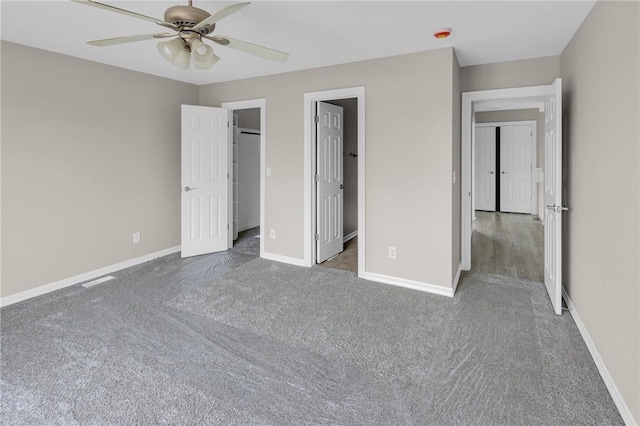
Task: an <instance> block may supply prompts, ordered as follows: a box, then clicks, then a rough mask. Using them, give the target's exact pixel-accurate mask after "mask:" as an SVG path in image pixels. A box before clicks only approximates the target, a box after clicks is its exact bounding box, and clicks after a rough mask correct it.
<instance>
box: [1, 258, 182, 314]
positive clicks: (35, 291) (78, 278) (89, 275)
mask: <svg viewBox="0 0 640 426" xmlns="http://www.w3.org/2000/svg"><path fill="white" fill-rule="evenodd" d="M179 251H180V246H175V247H171V248H168V249H165V250H160V251H157V252H155V253H150V254H145V255H144V256H140V257H136V258H135V259H131V260H125V261H124V262H120V263H116V264H115V265H111V266H105V267H104V268H100V269H96V270H93V271H89V272H85V273H84V274H80V275H75V276H73V277H69V278H65V279H62V280H59V281H55V282H52V283H50V284H45V285H42V286H40V287H36V288H32V289H29V290H25V291H21V292H20V293H16V294H11V295H9V296H5V297H1V298H0V307H3V306H8V305H12V304H14V303H18V302H22V301H23V300H27V299H31V298H32V297H36V296H40V295H43V294H47V293H50V292H52V291H55V290H60V289H61V288H65V287H69V286H72V285H76V284H80V283H81V282H84V281H88V280H92V279H94V278H98V277H101V276H103V275H107V274H112V273H114V272H116V271H119V270H121V269H125V268H129V267H131V266H135V265H139V264H141V263H144V262H148V261H150V260H153V259H156V258H158V257H162V256H166V255H169V254H173V253H176V252H179Z"/></svg>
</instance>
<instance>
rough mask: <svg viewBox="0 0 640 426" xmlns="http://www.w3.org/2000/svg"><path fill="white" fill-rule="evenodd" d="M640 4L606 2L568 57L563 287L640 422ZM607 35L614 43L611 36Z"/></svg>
mask: <svg viewBox="0 0 640 426" xmlns="http://www.w3.org/2000/svg"><path fill="white" fill-rule="evenodd" d="M639 15H640V4H639V3H638V2H602V1H599V2H598V3H596V5H595V6H594V8H593V10H592V11H591V13H590V14H589V15H588V16H587V18H586V20H585V21H584V23H583V24H582V26H581V27H580V29H579V30H578V32H577V33H576V35H575V36H574V37H573V39H572V40H571V42H570V43H569V45H568V46H567V47H566V49H565V50H564V52H563V53H562V56H561V70H562V77H563V84H564V149H565V200H566V204H567V205H568V206H569V207H570V210H569V212H568V213H567V215H566V217H565V221H564V224H565V228H564V230H565V237H564V241H565V242H566V244H565V248H566V250H565V254H566V256H565V277H564V285H565V287H566V289H567V291H568V293H569V296H570V298H571V300H572V301H573V303H574V305H575V308H576V311H577V312H578V314H579V315H580V318H581V319H582V322H583V323H584V325H585V327H586V329H587V330H588V333H589V335H590V336H591V338H592V340H593V343H594V344H595V346H596V348H597V350H598V352H599V353H600V355H601V357H602V360H603V361H604V364H605V366H606V368H607V370H608V371H609V373H610V374H611V377H612V378H613V381H614V382H615V385H616V387H617V388H618V390H619V391H620V393H621V395H622V397H623V399H624V401H625V402H626V405H627V406H628V408H629V410H630V411H631V413H632V415H633V416H634V418H635V423H636V424H640V284H639V283H640V270H639V265H638V264H639V263H640V262H639V261H638V259H640V174H639V172H638V170H639V168H640V130H639V128H638V126H639V124H638V122H639V120H638V117H640V108H639V98H640V87H639V82H638V80H639V77H638V76H640V67H639V65H638V62H639V59H638V56H639V52H640V45H639V40H640V34H639V32H640V30H639V26H640V24H639ZM603 34H606V37H603V36H602V35H603Z"/></svg>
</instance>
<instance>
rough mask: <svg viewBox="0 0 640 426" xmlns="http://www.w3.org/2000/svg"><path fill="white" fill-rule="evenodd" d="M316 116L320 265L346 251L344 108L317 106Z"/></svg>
mask: <svg viewBox="0 0 640 426" xmlns="http://www.w3.org/2000/svg"><path fill="white" fill-rule="evenodd" d="M317 111H318V113H317V115H318V117H319V119H318V123H317V130H316V131H317V137H316V141H317V151H316V153H317V154H316V158H317V165H316V181H317V191H316V192H317V206H318V213H317V224H316V232H317V240H318V242H317V262H318V263H320V262H324V261H325V260H327V259H329V258H330V257H333V256H335V255H336V254H338V253H340V252H341V251H342V250H343V235H342V234H343V229H342V208H343V198H342V190H343V188H344V186H343V179H342V145H343V139H342V138H343V128H342V121H343V115H342V107H339V106H336V105H331V104H328V103H325V102H318V104H317Z"/></svg>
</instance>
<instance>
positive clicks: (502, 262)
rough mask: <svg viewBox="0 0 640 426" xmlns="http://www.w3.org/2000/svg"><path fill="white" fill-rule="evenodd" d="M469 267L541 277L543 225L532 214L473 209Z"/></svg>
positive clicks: (530, 278) (521, 276) (509, 274)
mask: <svg viewBox="0 0 640 426" xmlns="http://www.w3.org/2000/svg"><path fill="white" fill-rule="evenodd" d="M476 218H477V219H476V220H475V221H474V223H473V235H472V238H471V270H472V271H474V272H486V273H489V274H495V275H503V276H507V277H514V278H523V279H527V280H532V281H539V282H542V281H544V226H543V225H542V223H541V222H540V221H539V220H537V219H535V218H534V217H533V216H531V215H527V214H517V213H502V212H485V211H476Z"/></svg>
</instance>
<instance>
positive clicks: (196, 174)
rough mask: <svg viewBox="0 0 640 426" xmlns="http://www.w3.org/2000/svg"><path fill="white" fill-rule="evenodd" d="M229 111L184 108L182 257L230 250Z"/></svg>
mask: <svg viewBox="0 0 640 426" xmlns="http://www.w3.org/2000/svg"><path fill="white" fill-rule="evenodd" d="M227 126H228V111H227V110H226V109H225V108H211V107H201V106H192V105H182V178H181V181H182V218H181V221H182V232H181V241H182V242H181V244H182V257H188V256H196V255H199V254H205V253H213V252H216V251H223V250H227V249H228V248H229V246H228V244H229V180H228V179H229V129H228V128H227Z"/></svg>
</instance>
